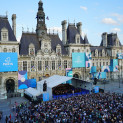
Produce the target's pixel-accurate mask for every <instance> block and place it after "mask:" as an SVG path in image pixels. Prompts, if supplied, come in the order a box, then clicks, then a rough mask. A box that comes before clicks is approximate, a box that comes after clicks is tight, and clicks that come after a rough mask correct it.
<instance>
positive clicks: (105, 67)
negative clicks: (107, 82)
mask: <svg viewBox="0 0 123 123" xmlns="http://www.w3.org/2000/svg"><path fill="white" fill-rule="evenodd" d="M101 70H102V72H110V66H102V67H101Z"/></svg>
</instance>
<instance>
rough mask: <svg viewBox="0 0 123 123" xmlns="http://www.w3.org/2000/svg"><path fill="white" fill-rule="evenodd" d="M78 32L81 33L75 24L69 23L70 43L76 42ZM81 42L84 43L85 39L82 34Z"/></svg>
mask: <svg viewBox="0 0 123 123" xmlns="http://www.w3.org/2000/svg"><path fill="white" fill-rule="evenodd" d="M76 34H79V32H78V30H77V28H76V27H75V25H74V24H69V25H68V28H67V40H68V43H76V42H75V36H76ZM80 43H81V44H84V40H83V39H82V36H80Z"/></svg>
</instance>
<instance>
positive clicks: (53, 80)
mask: <svg viewBox="0 0 123 123" xmlns="http://www.w3.org/2000/svg"><path fill="white" fill-rule="evenodd" d="M72 78H73V77H66V76H59V75H54V76H51V77H49V78H47V79H44V80H42V81H39V82H38V83H40V84H41V85H43V84H44V81H45V80H46V83H47V87H50V88H53V87H55V86H57V85H59V84H62V83H64V82H66V81H68V80H71V79H72Z"/></svg>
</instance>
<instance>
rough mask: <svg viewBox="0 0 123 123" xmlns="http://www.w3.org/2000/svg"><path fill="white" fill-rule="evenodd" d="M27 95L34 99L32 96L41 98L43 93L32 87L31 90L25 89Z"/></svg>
mask: <svg viewBox="0 0 123 123" xmlns="http://www.w3.org/2000/svg"><path fill="white" fill-rule="evenodd" d="M25 94H27V95H29V96H30V97H32V96H39V95H40V94H41V93H40V92H39V91H38V90H36V89H34V88H31V87H30V88H27V89H25Z"/></svg>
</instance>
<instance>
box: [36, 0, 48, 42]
mask: <svg viewBox="0 0 123 123" xmlns="http://www.w3.org/2000/svg"><path fill="white" fill-rule="evenodd" d="M36 18H37V26H36V34H37V36H38V38H39V40H40V39H41V38H42V37H43V36H44V35H46V34H47V28H46V24H45V13H44V9H43V2H42V1H41V0H40V1H39V3H38V12H37V16H36Z"/></svg>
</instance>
